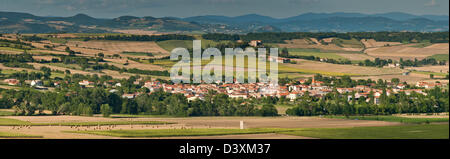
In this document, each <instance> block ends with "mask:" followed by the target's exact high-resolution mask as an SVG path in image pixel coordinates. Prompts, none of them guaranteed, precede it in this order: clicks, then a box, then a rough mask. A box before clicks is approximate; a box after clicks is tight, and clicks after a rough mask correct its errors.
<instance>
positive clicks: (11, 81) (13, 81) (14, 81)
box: [3, 79, 19, 86]
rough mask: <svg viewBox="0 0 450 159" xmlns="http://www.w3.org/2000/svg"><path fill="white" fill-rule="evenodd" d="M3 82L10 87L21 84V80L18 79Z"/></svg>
mask: <svg viewBox="0 0 450 159" xmlns="http://www.w3.org/2000/svg"><path fill="white" fill-rule="evenodd" d="M3 82H5V83H8V85H10V86H15V85H18V84H19V80H17V79H5V80H4V81H3Z"/></svg>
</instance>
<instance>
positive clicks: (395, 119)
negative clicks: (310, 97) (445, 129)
mask: <svg viewBox="0 0 450 159" xmlns="http://www.w3.org/2000/svg"><path fill="white" fill-rule="evenodd" d="M326 117H328V118H335V119H348V120H377V121H389V122H401V123H410V124H422V123H430V122H448V116H447V118H445V117H442V116H441V117H440V118H408V117H400V116H348V117H346V116H326Z"/></svg>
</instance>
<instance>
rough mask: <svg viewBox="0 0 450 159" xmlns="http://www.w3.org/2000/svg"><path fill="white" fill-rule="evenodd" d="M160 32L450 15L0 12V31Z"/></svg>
mask: <svg viewBox="0 0 450 159" xmlns="http://www.w3.org/2000/svg"><path fill="white" fill-rule="evenodd" d="M129 29H136V30H151V31H158V32H208V33H215V32H218V33H249V32H367V31H418V32H435V31H448V29H449V16H446V15H412V14H407V13H401V12H390V13H381V14H362V13H344V12H336V13H305V14H301V15H298V16H293V17H288V18H273V17H269V16H262V15H258V14H248V15H242V16H236V17H228V16H220V15H206V16H194V17H188V18H176V17H162V18H155V17H151V16H146V17H135V16H121V17H118V18H113V19H105V18H94V17H91V16H88V15H85V14H77V15H75V16H71V17H42V16H35V15H32V14H28V13H17V12H0V33H55V32H73V33H104V32H116V31H117V30H129Z"/></svg>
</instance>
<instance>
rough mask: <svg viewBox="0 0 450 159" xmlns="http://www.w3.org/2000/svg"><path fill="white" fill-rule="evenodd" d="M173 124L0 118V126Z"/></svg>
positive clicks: (161, 123) (160, 122)
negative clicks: (38, 121) (44, 121)
mask: <svg viewBox="0 0 450 159" xmlns="http://www.w3.org/2000/svg"><path fill="white" fill-rule="evenodd" d="M163 124H173V123H170V122H162V121H109V122H61V123H31V122H27V121H22V120H17V119H7V118H0V126H21V125H31V126H97V125H100V126H104V125H163Z"/></svg>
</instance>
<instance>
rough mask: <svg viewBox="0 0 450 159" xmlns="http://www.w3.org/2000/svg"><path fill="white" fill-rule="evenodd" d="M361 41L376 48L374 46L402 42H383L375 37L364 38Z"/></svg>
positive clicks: (367, 46) (369, 46) (368, 46)
mask: <svg viewBox="0 0 450 159" xmlns="http://www.w3.org/2000/svg"><path fill="white" fill-rule="evenodd" d="M361 43H363V45H364V47H365V48H374V47H384V46H393V45H401V44H402V43H400V42H381V41H376V40H374V39H362V40H361Z"/></svg>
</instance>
